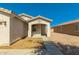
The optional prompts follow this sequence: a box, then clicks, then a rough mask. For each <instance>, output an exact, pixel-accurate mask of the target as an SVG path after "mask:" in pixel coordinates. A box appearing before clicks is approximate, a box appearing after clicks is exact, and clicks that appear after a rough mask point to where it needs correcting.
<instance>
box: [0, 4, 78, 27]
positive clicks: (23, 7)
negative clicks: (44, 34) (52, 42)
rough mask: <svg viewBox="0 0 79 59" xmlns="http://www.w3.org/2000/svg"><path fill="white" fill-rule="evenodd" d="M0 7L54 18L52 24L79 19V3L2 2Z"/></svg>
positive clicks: (18, 12)
mask: <svg viewBox="0 0 79 59" xmlns="http://www.w3.org/2000/svg"><path fill="white" fill-rule="evenodd" d="M0 7H3V8H7V9H10V10H12V11H14V12H15V13H17V14H20V13H26V14H29V15H32V16H38V15H41V16H44V17H47V18H50V19H52V20H53V22H52V23H51V26H56V25H58V24H60V23H63V22H68V21H71V20H76V19H79V4H78V3H43V4H42V3H37V4H36V3H30V4H28V3H25V4H24V3H23V4H22V3H19V4H18V3H15V4H14V3H8V4H7V3H4V4H3V3H1V4H0Z"/></svg>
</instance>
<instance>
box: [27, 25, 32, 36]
mask: <svg viewBox="0 0 79 59" xmlns="http://www.w3.org/2000/svg"><path fill="white" fill-rule="evenodd" d="M31 32H32V25H31V24H28V37H31Z"/></svg>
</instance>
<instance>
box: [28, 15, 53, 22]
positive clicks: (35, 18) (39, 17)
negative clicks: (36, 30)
mask: <svg viewBox="0 0 79 59" xmlns="http://www.w3.org/2000/svg"><path fill="white" fill-rule="evenodd" d="M37 19H43V20H45V21H48V22H51V21H52V20H51V19H48V18H45V17H43V16H36V17H33V18H32V20H30V21H29V22H31V21H34V20H37Z"/></svg>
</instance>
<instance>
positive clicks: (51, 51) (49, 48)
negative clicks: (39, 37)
mask: <svg viewBox="0 0 79 59" xmlns="http://www.w3.org/2000/svg"><path fill="white" fill-rule="evenodd" d="M43 40H44V45H45V47H46V55H63V54H62V53H61V52H60V50H59V49H58V48H57V47H56V46H55V45H54V44H53V43H52V42H51V41H49V39H48V38H47V37H43Z"/></svg>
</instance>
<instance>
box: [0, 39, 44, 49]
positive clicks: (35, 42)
mask: <svg viewBox="0 0 79 59" xmlns="http://www.w3.org/2000/svg"><path fill="white" fill-rule="evenodd" d="M41 47H43V40H42V38H25V39H21V40H19V41H17V42H15V43H13V44H12V45H10V46H0V49H27V48H28V49H31V48H41Z"/></svg>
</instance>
